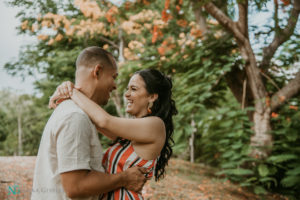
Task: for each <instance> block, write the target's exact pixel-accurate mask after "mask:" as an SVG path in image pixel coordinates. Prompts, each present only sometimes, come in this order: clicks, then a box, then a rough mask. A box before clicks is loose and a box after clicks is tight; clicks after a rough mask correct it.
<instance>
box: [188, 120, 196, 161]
mask: <svg viewBox="0 0 300 200" xmlns="http://www.w3.org/2000/svg"><path fill="white" fill-rule="evenodd" d="M191 127H192V134H191V137H190V139H189V146H190V162H191V163H194V162H195V147H194V144H195V132H196V131H197V129H196V127H195V121H194V117H192V121H191Z"/></svg>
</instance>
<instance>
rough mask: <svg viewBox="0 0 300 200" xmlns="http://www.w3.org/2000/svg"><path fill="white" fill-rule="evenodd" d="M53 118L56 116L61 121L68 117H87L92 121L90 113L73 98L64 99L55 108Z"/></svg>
mask: <svg viewBox="0 0 300 200" xmlns="http://www.w3.org/2000/svg"><path fill="white" fill-rule="evenodd" d="M51 118H54V119H56V120H59V121H64V120H66V119H79V120H80V119H86V120H87V121H90V119H89V117H88V115H87V114H86V113H85V112H84V111H83V110H82V109H81V108H80V107H79V106H77V105H76V104H75V103H74V102H73V101H72V100H65V101H63V102H62V103H61V104H60V105H59V106H58V107H57V108H56V109H55V110H54V112H53V113H52V116H51ZM56 120H55V121H56Z"/></svg>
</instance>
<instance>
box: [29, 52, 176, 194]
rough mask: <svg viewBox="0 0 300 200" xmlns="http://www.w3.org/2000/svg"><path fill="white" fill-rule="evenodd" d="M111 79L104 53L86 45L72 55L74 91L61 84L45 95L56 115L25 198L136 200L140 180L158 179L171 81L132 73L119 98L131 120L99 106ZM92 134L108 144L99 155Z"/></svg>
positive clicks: (167, 136) (169, 127)
mask: <svg viewBox="0 0 300 200" xmlns="http://www.w3.org/2000/svg"><path fill="white" fill-rule="evenodd" d="M117 76H118V72H117V64H116V61H115V59H114V57H113V56H112V55H111V54H110V53H109V52H107V51H105V50H103V49H102V48H100V47H88V48H86V49H84V50H83V51H82V52H81V53H80V54H79V56H78V57H77V60H76V76H75V77H76V78H75V86H74V85H73V83H71V82H64V83H62V84H61V85H60V86H59V87H58V88H57V90H56V91H55V93H54V94H53V96H52V97H51V98H50V102H49V106H50V107H51V108H55V110H54V112H53V113H52V115H51V117H50V118H49V120H48V122H47V124H46V126H45V129H44V132H43V135H42V138H41V142H40V147H39V151H38V155H37V160H36V166H35V171H34V178H33V188H32V196H31V199H32V200H47V199H49V200H65V199H93V200H94V199H116V200H117V199H133V200H136V199H143V197H142V195H141V189H142V187H143V185H144V183H145V182H146V181H147V180H148V179H150V178H151V177H152V176H154V177H155V180H159V179H160V178H161V177H163V176H164V174H165V167H166V165H167V163H168V160H169V159H170V157H171V155H172V149H171V142H172V133H173V121H172V117H173V115H175V114H176V113H177V110H176V107H175V102H174V100H173V99H172V90H171V89H172V82H171V80H170V79H169V78H168V77H167V76H165V75H164V74H162V73H161V72H159V71H157V70H154V69H145V70H141V71H138V72H136V73H134V75H133V76H132V77H131V79H130V81H129V83H128V88H127V91H126V93H125V97H126V99H127V106H126V112H127V113H128V114H130V115H132V116H133V117H132V118H130V119H127V118H121V117H115V116H112V115H110V114H108V113H107V112H106V111H105V110H104V109H103V108H102V107H101V106H103V105H105V104H106V103H107V102H108V100H109V97H110V93H111V92H112V91H113V90H114V89H116V83H115V79H116V78H117ZM62 100H63V101H62ZM98 131H99V132H100V133H101V134H103V135H104V136H106V137H108V138H110V139H111V140H113V141H114V143H113V145H111V146H110V148H108V149H107V150H106V152H105V153H104V154H103V152H102V147H101V144H100V141H99V138H98Z"/></svg>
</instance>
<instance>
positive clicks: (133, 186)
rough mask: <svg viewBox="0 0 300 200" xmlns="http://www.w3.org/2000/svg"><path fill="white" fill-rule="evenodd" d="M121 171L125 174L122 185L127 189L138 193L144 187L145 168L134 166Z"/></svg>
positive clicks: (145, 179)
mask: <svg viewBox="0 0 300 200" xmlns="http://www.w3.org/2000/svg"><path fill="white" fill-rule="evenodd" d="M123 173H124V176H125V178H124V179H125V180H124V181H125V185H124V187H125V188H126V189H128V190H132V191H134V192H138V193H140V192H141V190H142V189H143V187H144V184H145V183H146V181H147V180H148V179H147V178H146V177H145V174H147V169H146V168H141V167H137V166H135V167H132V168H129V169H127V170H126V171H124V172H123Z"/></svg>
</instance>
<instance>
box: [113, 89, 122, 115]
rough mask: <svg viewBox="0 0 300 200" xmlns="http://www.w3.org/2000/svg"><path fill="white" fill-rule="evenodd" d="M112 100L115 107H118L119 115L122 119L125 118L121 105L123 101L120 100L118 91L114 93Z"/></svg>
mask: <svg viewBox="0 0 300 200" xmlns="http://www.w3.org/2000/svg"><path fill="white" fill-rule="evenodd" d="M111 98H112V100H113V102H114V104H115V107H116V110H117V113H118V115H119V116H120V117H124V115H123V113H122V103H121V99H120V95H119V93H118V91H117V90H115V91H114V92H113V93H112V97H111Z"/></svg>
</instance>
